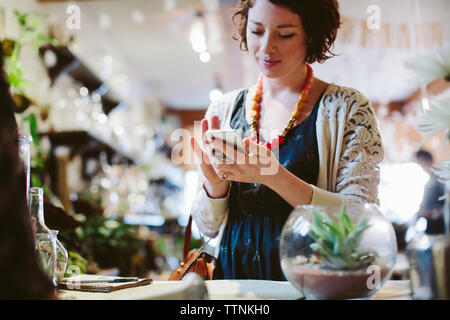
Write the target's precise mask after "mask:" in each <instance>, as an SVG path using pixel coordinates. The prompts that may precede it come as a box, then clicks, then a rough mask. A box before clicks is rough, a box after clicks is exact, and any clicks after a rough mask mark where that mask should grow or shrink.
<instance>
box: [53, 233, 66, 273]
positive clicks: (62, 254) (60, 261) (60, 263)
mask: <svg viewBox="0 0 450 320" xmlns="http://www.w3.org/2000/svg"><path fill="white" fill-rule="evenodd" d="M52 233H53V236H54V237H55V240H56V252H57V253H56V280H57V281H58V282H60V281H61V280H62V279H63V278H64V274H65V273H66V268H67V263H68V262H69V254H68V252H67V250H66V248H64V245H63V244H62V243H61V241H59V239H58V233H59V231H58V230H52Z"/></svg>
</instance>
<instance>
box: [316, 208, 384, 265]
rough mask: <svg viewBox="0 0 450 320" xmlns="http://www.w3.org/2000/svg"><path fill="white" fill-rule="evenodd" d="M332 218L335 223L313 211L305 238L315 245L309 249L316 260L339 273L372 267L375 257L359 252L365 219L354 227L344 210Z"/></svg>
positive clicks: (323, 214) (368, 251)
mask: <svg viewBox="0 0 450 320" xmlns="http://www.w3.org/2000/svg"><path fill="white" fill-rule="evenodd" d="M335 217H336V221H334V220H333V219H331V218H330V217H329V216H328V215H327V214H326V213H325V212H322V211H320V210H315V211H313V221H312V224H311V225H310V231H309V236H310V237H311V238H312V239H313V240H314V241H315V242H314V243H312V244H311V249H312V250H313V252H314V253H315V255H316V257H317V258H318V260H319V261H320V262H321V263H323V264H324V265H325V266H326V267H328V268H331V269H339V270H355V269H359V268H362V267H365V266H367V265H370V264H371V263H373V261H374V260H375V259H376V257H377V253H376V252H374V251H370V250H361V249H360V248H359V244H360V242H361V238H362V235H363V232H364V231H365V230H366V229H367V228H368V227H369V224H368V221H367V218H366V217H364V216H362V217H361V218H360V219H359V220H358V222H357V223H356V224H354V223H353V222H352V221H351V220H350V218H349V216H348V215H347V213H346V207H345V206H343V207H342V211H341V214H340V215H338V214H335Z"/></svg>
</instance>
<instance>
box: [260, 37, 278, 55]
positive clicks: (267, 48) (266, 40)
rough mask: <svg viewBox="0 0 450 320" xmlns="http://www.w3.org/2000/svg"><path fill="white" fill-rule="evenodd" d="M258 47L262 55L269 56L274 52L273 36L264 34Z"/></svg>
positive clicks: (274, 42)
mask: <svg viewBox="0 0 450 320" xmlns="http://www.w3.org/2000/svg"><path fill="white" fill-rule="evenodd" d="M260 45H261V47H260V50H261V51H262V52H263V53H264V54H271V53H273V52H274V51H275V48H276V41H275V39H274V37H273V36H271V35H270V34H266V35H264V37H262V39H261V44H260Z"/></svg>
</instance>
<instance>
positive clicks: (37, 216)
mask: <svg viewBox="0 0 450 320" xmlns="http://www.w3.org/2000/svg"><path fill="white" fill-rule="evenodd" d="M30 214H31V225H32V229H33V234H34V238H35V244H36V254H37V256H38V260H39V263H40V265H41V268H42V270H43V271H44V272H45V273H46V274H47V275H48V277H49V278H50V280H51V281H52V282H53V284H54V286H55V287H56V284H57V282H56V268H57V267H56V266H57V260H56V256H57V248H56V238H55V236H54V235H53V232H52V231H51V230H50V229H49V228H48V227H47V226H46V225H45V221H44V190H43V189H42V188H30Z"/></svg>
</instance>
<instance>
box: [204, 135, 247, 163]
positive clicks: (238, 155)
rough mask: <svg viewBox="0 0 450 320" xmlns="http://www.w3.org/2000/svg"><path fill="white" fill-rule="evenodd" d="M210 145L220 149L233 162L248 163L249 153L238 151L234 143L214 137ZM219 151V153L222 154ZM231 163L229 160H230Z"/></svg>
mask: <svg viewBox="0 0 450 320" xmlns="http://www.w3.org/2000/svg"><path fill="white" fill-rule="evenodd" d="M210 146H211V147H213V148H214V149H216V150H218V151H220V152H221V153H222V154H224V155H225V156H226V157H227V158H228V160H229V161H231V162H232V163H237V164H244V163H246V162H245V161H246V157H247V154H246V153H244V152H241V151H238V150H237V149H235V148H234V147H233V146H232V145H230V144H227V143H226V142H225V141H223V140H220V139H214V140H213V141H211V142H210ZM220 152H219V154H220ZM226 160H227V159H223V161H226ZM228 163H229V162H228Z"/></svg>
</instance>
